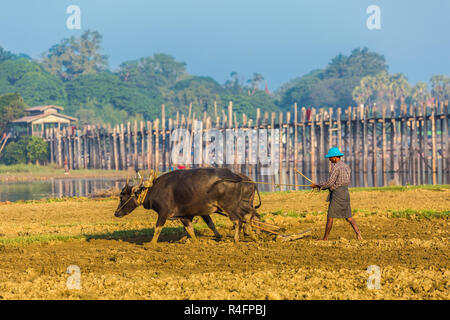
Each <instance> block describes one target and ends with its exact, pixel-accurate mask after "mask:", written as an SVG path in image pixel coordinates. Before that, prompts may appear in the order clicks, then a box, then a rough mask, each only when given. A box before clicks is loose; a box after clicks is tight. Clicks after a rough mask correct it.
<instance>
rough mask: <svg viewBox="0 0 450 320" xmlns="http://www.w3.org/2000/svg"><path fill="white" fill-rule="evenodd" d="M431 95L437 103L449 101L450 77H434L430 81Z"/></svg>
mask: <svg viewBox="0 0 450 320" xmlns="http://www.w3.org/2000/svg"><path fill="white" fill-rule="evenodd" d="M430 82H431V95H432V96H433V98H435V99H436V100H437V101H445V100H449V99H450V77H446V76H444V75H435V76H432V77H431V79H430Z"/></svg>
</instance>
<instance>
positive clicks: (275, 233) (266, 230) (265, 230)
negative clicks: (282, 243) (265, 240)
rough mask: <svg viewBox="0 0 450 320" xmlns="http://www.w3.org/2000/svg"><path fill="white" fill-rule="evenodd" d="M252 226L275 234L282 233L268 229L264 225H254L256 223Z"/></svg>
mask: <svg viewBox="0 0 450 320" xmlns="http://www.w3.org/2000/svg"><path fill="white" fill-rule="evenodd" d="M252 227H254V228H258V229H261V230H263V231H266V232H269V233H273V234H276V235H281V234H279V233H278V232H275V231H272V230H268V229H265V228H263V227H260V226H257V225H254V224H252Z"/></svg>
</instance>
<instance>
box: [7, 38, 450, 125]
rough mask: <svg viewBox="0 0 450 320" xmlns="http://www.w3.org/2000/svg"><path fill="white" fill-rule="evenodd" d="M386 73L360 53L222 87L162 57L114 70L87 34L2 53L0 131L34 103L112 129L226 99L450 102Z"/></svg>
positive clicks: (333, 103) (280, 103)
mask: <svg viewBox="0 0 450 320" xmlns="http://www.w3.org/2000/svg"><path fill="white" fill-rule="evenodd" d="M388 69H389V68H388V65H387V63H386V61H385V58H384V56H383V55H380V54H378V53H375V52H371V51H369V50H368V49H367V48H362V49H360V48H357V49H354V50H353V51H352V52H351V53H350V55H348V56H347V55H343V54H339V55H337V56H336V57H334V58H333V59H332V60H331V61H330V62H329V63H328V65H327V66H325V67H324V68H323V69H318V70H313V71H311V72H310V73H308V74H306V75H303V76H299V77H297V78H295V79H292V80H290V81H288V82H286V83H284V84H283V85H282V86H281V87H280V88H279V89H278V90H276V91H275V92H269V90H268V89H267V86H264V84H265V79H264V76H263V75H262V74H260V73H258V72H255V73H253V75H252V76H251V77H250V78H249V79H245V78H243V77H242V76H241V75H239V74H238V73H237V72H235V71H233V72H231V73H230V75H229V79H228V80H227V81H225V83H223V84H220V83H218V82H217V81H216V80H214V79H213V78H211V77H208V76H197V75H192V74H189V73H188V72H187V69H186V63H185V62H181V61H177V60H176V59H175V58H174V57H172V56H170V55H168V54H165V53H155V54H153V55H151V56H147V57H142V58H140V59H137V60H131V61H125V62H123V63H122V64H120V66H119V67H118V68H117V70H111V69H110V68H108V57H107V56H106V55H104V54H103V53H102V36H101V34H100V33H98V32H97V31H86V32H84V33H83V34H82V35H81V36H79V37H71V38H67V39H63V40H61V41H60V43H58V44H55V45H53V46H52V47H51V48H49V49H48V51H46V52H45V53H43V54H42V55H41V56H40V57H38V58H37V59H31V58H30V57H29V56H28V55H26V54H16V53H12V52H9V51H7V50H6V49H4V48H2V47H0V95H2V96H0V111H1V115H0V129H1V130H2V131H3V130H4V129H5V126H6V123H7V122H8V121H11V120H13V119H14V118H18V117H20V116H22V115H23V110H24V108H26V107H27V106H32V105H47V104H55V105H60V106H63V107H64V108H65V113H67V114H69V115H72V116H75V117H77V118H78V119H79V121H80V123H81V124H87V123H111V124H117V123H121V122H124V121H127V120H131V121H132V120H134V119H136V120H153V119H155V118H157V117H160V116H161V115H160V112H161V111H160V110H161V109H160V106H161V104H162V103H164V104H165V106H166V114H167V115H168V116H174V115H175V114H176V112H177V111H180V112H184V113H187V109H188V107H189V105H190V104H192V108H193V112H195V113H196V114H197V115H201V114H203V112H205V111H206V112H207V113H208V115H210V116H214V102H216V103H217V105H219V106H224V105H227V104H228V101H233V109H234V110H235V111H236V112H237V114H238V116H239V115H241V114H243V113H245V114H247V115H248V116H254V115H255V113H256V108H260V109H261V111H263V112H264V111H289V110H291V108H292V106H293V104H294V103H297V104H298V105H299V106H301V107H303V106H305V107H310V106H314V107H327V108H329V107H332V108H337V107H347V106H349V105H355V104H361V103H363V104H371V105H373V104H376V105H382V104H387V105H391V104H394V105H399V104H400V103H404V102H406V103H416V102H422V101H427V100H431V99H437V100H440V101H442V100H446V99H449V96H450V78H449V77H447V76H444V75H436V76H433V77H432V78H431V79H430V84H431V88H428V85H427V83H425V82H418V83H416V84H415V85H411V84H410V83H409V82H408V80H407V78H406V77H405V76H404V75H403V74H401V73H398V74H391V73H389V70H388ZM219 115H220V114H219Z"/></svg>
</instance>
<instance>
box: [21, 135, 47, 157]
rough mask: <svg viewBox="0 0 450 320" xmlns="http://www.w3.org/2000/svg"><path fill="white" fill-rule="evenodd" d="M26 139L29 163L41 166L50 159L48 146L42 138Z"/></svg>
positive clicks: (32, 137)
mask: <svg viewBox="0 0 450 320" xmlns="http://www.w3.org/2000/svg"><path fill="white" fill-rule="evenodd" d="M27 138H28V139H26V140H25V141H26V154H27V162H33V163H36V164H39V162H44V161H46V160H47V158H48V144H47V142H45V141H44V139H42V138H41V137H36V136H31V137H27Z"/></svg>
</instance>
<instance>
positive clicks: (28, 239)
mask: <svg viewBox="0 0 450 320" xmlns="http://www.w3.org/2000/svg"><path fill="white" fill-rule="evenodd" d="M82 238H84V236H83V235H48V234H44V235H36V236H20V237H14V238H0V244H2V245H12V246H20V245H27V244H32V243H45V242H49V241H68V240H73V239H82Z"/></svg>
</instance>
